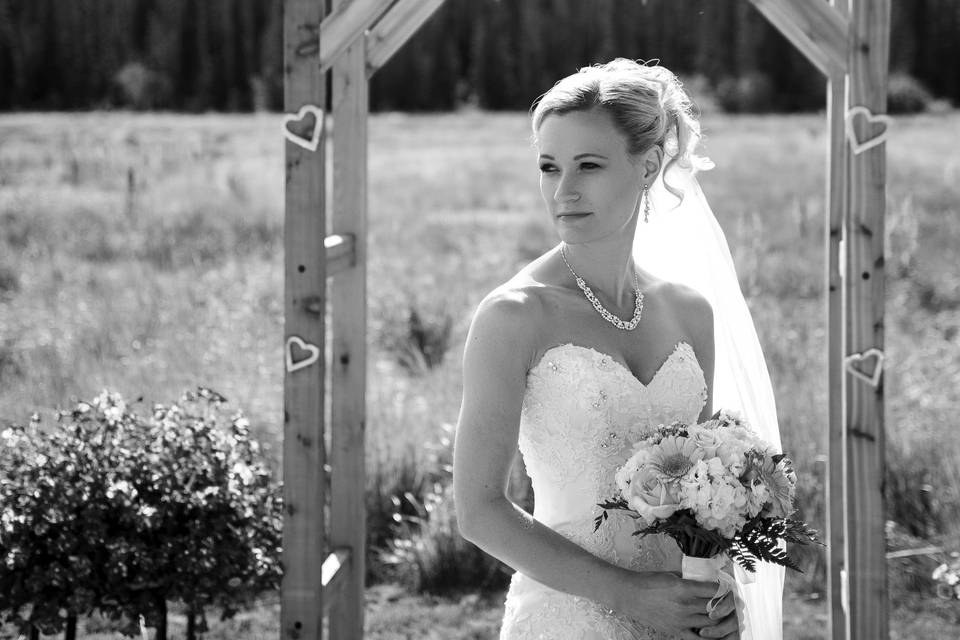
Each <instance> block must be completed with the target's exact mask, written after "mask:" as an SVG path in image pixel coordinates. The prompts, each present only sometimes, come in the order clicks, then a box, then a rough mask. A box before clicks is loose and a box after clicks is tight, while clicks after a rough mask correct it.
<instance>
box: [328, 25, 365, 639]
mask: <svg viewBox="0 0 960 640" xmlns="http://www.w3.org/2000/svg"><path fill="white" fill-rule="evenodd" d="M332 87H333V89H332V94H333V95H332V97H333V118H334V122H335V126H334V129H333V156H334V157H333V215H332V231H333V233H335V234H339V235H342V236H349V237H352V238H353V239H354V242H353V254H354V257H355V262H354V267H353V268H352V269H349V270H347V271H344V272H342V273H339V274H338V275H337V276H336V277H334V278H333V279H332V280H331V282H330V309H331V310H330V314H331V324H332V329H333V332H332V342H333V344H332V352H331V400H330V401H331V420H330V423H331V429H332V433H331V448H330V466H331V468H332V481H331V496H330V544H331V545H333V546H337V547H346V548H350V549H353V550H354V553H353V555H352V558H351V563H350V566H349V567H348V568H347V570H348V573H347V574H346V576H345V578H346V580H345V583H344V588H343V592H342V595H343V597H339V598H337V599H336V600H335V601H334V602H332V603H331V605H330V636H331V637H332V638H337V639H338V640H340V639H342V640H360V638H362V637H363V612H364V597H363V584H364V574H365V571H366V568H365V566H364V548H365V544H366V505H365V501H364V495H365V493H364V492H365V489H366V482H365V474H366V469H365V465H364V454H365V442H366V437H365V430H366V414H365V403H366V394H365V391H366V361H367V351H366V335H367V288H366V283H367V269H366V264H367V112H368V96H367V89H368V83H367V77H366V46H365V42H364V38H363V36H360V37H358V38H357V39H356V40H355V41H354V42H353V44H352V45H351V46H350V47H349V48H348V49H347V50H346V52H345V53H344V54H343V55H342V56H341V57H340V58H338V59H337V61H336V63H335V64H334V67H333V84H332Z"/></svg>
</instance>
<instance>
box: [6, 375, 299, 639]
mask: <svg viewBox="0 0 960 640" xmlns="http://www.w3.org/2000/svg"><path fill="white" fill-rule="evenodd" d="M58 423H59V425H58V428H55V429H53V430H51V431H50V432H49V433H45V432H44V430H43V429H42V428H41V425H40V423H39V420H38V419H34V420H33V421H31V424H30V425H29V427H19V426H12V427H10V428H7V429H5V430H4V431H3V432H2V434H0V440H2V442H0V444H2V453H0V561H2V562H3V563H4V565H3V569H4V570H3V571H2V572H0V612H4V613H5V614H6V621H7V622H11V623H13V624H15V625H16V626H17V627H18V628H20V629H21V630H24V631H25V630H26V629H27V628H28V627H29V626H31V625H32V626H35V627H37V628H39V629H40V630H41V631H42V632H44V633H54V632H57V631H60V630H61V629H62V627H63V625H64V623H65V621H66V618H67V616H68V615H76V614H88V613H90V612H91V611H92V610H93V609H99V610H100V611H101V612H102V613H104V614H106V615H107V616H109V617H111V618H114V619H120V618H123V619H125V620H127V621H128V623H129V624H128V625H127V626H126V627H125V628H124V629H123V632H124V633H126V634H128V635H133V634H134V633H135V632H136V630H137V624H136V621H137V620H138V619H139V616H141V615H143V616H144V617H145V618H146V619H147V621H148V623H149V624H151V625H153V626H158V636H160V635H162V634H161V633H159V629H165V620H166V601H167V600H181V601H183V602H184V603H186V604H187V605H189V606H190V608H191V609H193V610H202V607H204V606H206V605H217V606H220V607H223V611H224V616H231V615H233V613H235V612H236V610H237V607H238V606H239V605H240V604H241V603H243V602H244V601H246V600H248V599H250V598H251V597H252V596H253V595H255V594H257V593H259V592H260V591H263V590H265V589H275V588H277V586H278V585H279V580H280V575H281V570H280V544H281V525H282V511H281V506H282V505H281V488H280V485H279V483H276V482H274V481H272V480H271V476H270V472H269V470H268V469H267V467H266V465H265V463H264V460H263V458H262V456H261V454H260V451H259V447H258V444H257V443H256V442H255V441H253V440H251V439H250V436H249V431H248V423H247V421H246V419H245V418H244V417H243V415H242V414H241V413H239V412H238V413H236V414H233V415H228V414H227V413H226V410H225V400H224V398H223V397H222V396H220V395H219V394H217V393H216V392H213V391H211V390H209V389H205V388H200V389H198V390H197V391H196V392H188V393H186V394H184V396H183V397H182V398H181V399H180V402H179V403H177V404H173V405H170V406H164V405H156V406H155V407H154V408H153V414H152V416H151V417H150V418H148V419H144V418H141V417H140V416H138V415H136V414H135V413H133V412H132V411H131V410H130V409H129V407H128V406H127V404H126V403H125V402H124V400H123V398H121V397H120V396H119V395H118V394H115V393H110V392H107V391H104V392H103V393H101V394H100V395H99V396H98V397H97V398H95V399H94V400H93V401H92V402H80V403H79V404H77V406H76V407H75V408H74V409H73V410H72V411H64V412H60V414H59V415H58Z"/></svg>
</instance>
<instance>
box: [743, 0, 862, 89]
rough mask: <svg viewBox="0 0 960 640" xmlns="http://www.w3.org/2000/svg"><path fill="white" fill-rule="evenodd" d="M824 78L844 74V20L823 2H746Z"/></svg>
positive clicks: (764, 0) (776, 0)
mask: <svg viewBox="0 0 960 640" xmlns="http://www.w3.org/2000/svg"><path fill="white" fill-rule="evenodd" d="M750 1H751V2H752V3H753V4H754V6H755V7H756V8H757V10H759V11H760V13H762V14H763V15H764V16H766V17H767V19H768V20H769V21H770V22H772V23H773V25H774V26H775V27H777V29H779V30H780V32H781V33H782V34H783V35H784V36H786V38H787V39H788V40H790V42H792V43H793V45H794V46H795V47H796V48H797V49H799V50H800V52H801V53H803V54H804V55H805V56H807V59H809V60H810V62H812V63H813V64H814V65H815V66H816V67H817V69H819V70H820V72H821V73H823V75H825V76H826V77H828V78H833V77H837V76H838V75H843V74H844V73H846V71H847V33H848V31H849V25H848V23H847V20H846V19H845V18H844V17H843V16H842V15H841V14H840V13H839V12H838V11H837V10H836V9H834V8H833V7H831V6H830V5H829V4H827V3H826V2H825V0H750Z"/></svg>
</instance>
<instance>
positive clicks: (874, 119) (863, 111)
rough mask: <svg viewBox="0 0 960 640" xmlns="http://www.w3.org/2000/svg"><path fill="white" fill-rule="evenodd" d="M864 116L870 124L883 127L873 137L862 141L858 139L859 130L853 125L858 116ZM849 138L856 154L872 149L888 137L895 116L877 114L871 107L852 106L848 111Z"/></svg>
mask: <svg viewBox="0 0 960 640" xmlns="http://www.w3.org/2000/svg"><path fill="white" fill-rule="evenodd" d="M858 116H859V117H863V118H866V119H867V124H868V125H880V126H882V127H883V129H882V130H881V131H880V133H878V134H877V135H875V136H873V137H872V138H868V139H866V140H863V141H860V140H858V139H857V132H856V129H855V128H854V126H853V121H854V120H855V119H856V118H857V117H858ZM846 119H847V139H848V140H850V147H851V148H852V149H853V153H854V155H857V154H861V153H863V152H864V151H866V150H867V149H871V148H873V147H875V146H877V145H878V144H880V143H881V142H884V141H885V140H886V139H887V133H889V132H890V126H891V125H892V124H893V118H891V117H890V116H887V115H883V114H881V115H878V116H875V115H873V114H872V113H871V112H870V109H867V108H866V107H859V106H858V107H851V108H850V110H849V111H847V118H846Z"/></svg>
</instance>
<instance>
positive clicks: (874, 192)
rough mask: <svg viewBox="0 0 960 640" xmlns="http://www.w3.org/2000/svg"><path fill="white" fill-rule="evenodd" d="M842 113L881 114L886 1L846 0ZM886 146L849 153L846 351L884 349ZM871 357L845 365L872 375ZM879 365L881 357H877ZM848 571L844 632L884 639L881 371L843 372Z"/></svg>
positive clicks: (870, 129)
mask: <svg viewBox="0 0 960 640" xmlns="http://www.w3.org/2000/svg"><path fill="white" fill-rule="evenodd" d="M850 7H851V16H850V45H849V52H850V53H849V55H850V61H849V73H850V75H849V84H848V95H847V110H848V111H847V113H850V111H849V110H850V109H851V108H854V107H865V108H866V109H868V110H869V112H870V113H871V114H873V115H879V114H884V113H886V106H887V99H886V87H887V68H888V59H889V44H890V31H889V25H890V0H851V1H850ZM875 128H876V126H875V125H872V124H871V123H869V122H868V118H867V117H859V118H857V119H855V120H854V121H853V131H854V132H855V134H856V139H857V140H858V141H859V142H860V143H865V142H867V140H868V139H870V138H871V136H874V135H876V134H877V131H875ZM885 151H886V147H885V145H884V144H882V143H881V144H877V145H875V146H873V147H871V148H868V149H865V150H861V152H860V153H856V152H851V154H850V172H849V180H850V215H849V219H848V225H847V229H846V242H845V245H846V253H847V264H846V273H845V275H846V277H845V278H844V289H845V294H846V304H847V315H846V341H845V342H846V345H847V356H850V355H851V354H861V355H863V354H866V352H867V351H868V350H870V349H877V350H879V351H880V352H882V351H883V348H884V318H883V310H884V263H883V242H884V212H885V208H886V155H885ZM874 360H875V359H873V358H871V359H869V360H865V361H863V362H855V363H851V366H854V367H857V368H858V369H860V370H861V371H863V370H864V369H867V371H863V372H864V373H867V374H869V373H872V370H873V369H872V367H873V366H874V365H873V362H874ZM876 364H877V366H880V364H881V362H879V361H878V362H877V363H876ZM845 379H846V385H847V390H848V393H847V394H846V406H845V415H846V427H847V431H846V435H847V443H848V446H847V456H848V458H847V460H848V467H847V505H848V509H847V519H846V522H847V536H846V540H847V572H848V582H849V603H850V609H849V617H850V637H851V639H852V640H884V639H886V638H888V637H889V629H888V620H887V568H886V554H885V550H886V543H885V536H884V520H885V515H886V514H885V509H884V499H883V482H884V445H885V437H884V428H883V382H884V381H883V377H880V378H878V379H876V380H875V381H874V382H875V384H872V382H871V381H868V380H863V379H861V378H860V377H855V376H852V375H846V376H845Z"/></svg>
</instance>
